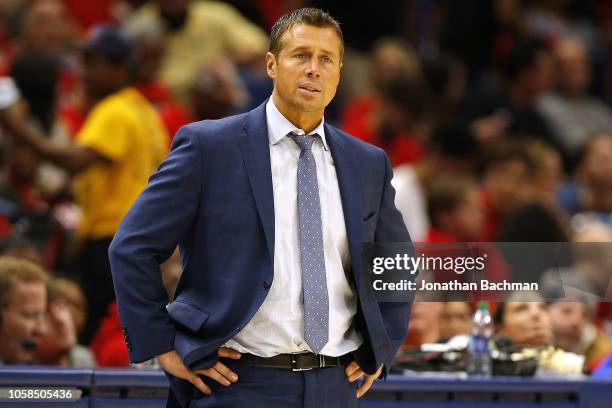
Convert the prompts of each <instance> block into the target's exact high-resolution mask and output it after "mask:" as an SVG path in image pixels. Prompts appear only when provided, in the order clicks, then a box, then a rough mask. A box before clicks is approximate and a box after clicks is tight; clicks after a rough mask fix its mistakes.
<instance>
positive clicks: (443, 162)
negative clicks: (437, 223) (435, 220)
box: [391, 122, 478, 242]
mask: <svg viewBox="0 0 612 408" xmlns="http://www.w3.org/2000/svg"><path fill="white" fill-rule="evenodd" d="M477 149H478V146H477V141H476V139H475V136H474V134H473V132H472V131H471V130H470V127H469V126H468V125H466V124H464V123H460V122H454V123H446V124H442V125H439V126H437V127H436V128H435V129H434V131H433V132H432V135H431V137H430V138H429V140H428V141H427V143H426V145H425V152H424V154H423V158H422V159H421V160H419V161H418V162H416V163H414V164H403V165H400V166H397V167H395V168H394V169H393V174H394V176H393V180H392V181H391V183H392V184H393V187H394V188H395V191H396V195H395V205H396V207H397V209H398V210H399V211H400V212H401V213H402V217H403V218H404V222H405V223H406V226H407V227H408V232H410V237H411V238H412V239H413V240H414V241H415V242H419V241H423V240H424V239H425V238H426V237H427V233H428V230H429V226H430V220H429V216H428V214H427V204H426V194H425V189H426V187H427V185H428V184H429V183H431V181H432V180H433V179H434V178H435V177H437V176H438V175H443V174H456V175H466V176H468V177H469V176H471V175H473V174H474V173H475V171H476V166H475V162H476V159H477V154H476V153H477Z"/></svg>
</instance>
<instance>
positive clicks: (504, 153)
mask: <svg viewBox="0 0 612 408" xmlns="http://www.w3.org/2000/svg"><path fill="white" fill-rule="evenodd" d="M532 171H533V166H532V163H531V160H530V159H529V156H528V155H527V153H526V152H525V150H524V148H523V146H522V145H520V144H516V143H510V142H506V143H497V144H496V146H495V147H494V149H492V151H490V152H489V153H488V157H487V163H486V165H485V169H484V175H483V184H482V199H483V202H484V210H485V214H486V215H485V226H484V235H483V238H484V240H486V241H491V240H492V238H493V237H494V236H495V235H496V233H497V232H498V230H499V228H500V226H501V225H502V223H503V222H504V220H505V219H506V218H507V217H508V216H509V215H510V214H511V213H512V212H514V211H516V210H518V209H519V208H521V207H522V206H523V205H525V204H526V203H527V202H528V201H529V199H530V193H531V189H530V188H529V180H530V178H531V175H532Z"/></svg>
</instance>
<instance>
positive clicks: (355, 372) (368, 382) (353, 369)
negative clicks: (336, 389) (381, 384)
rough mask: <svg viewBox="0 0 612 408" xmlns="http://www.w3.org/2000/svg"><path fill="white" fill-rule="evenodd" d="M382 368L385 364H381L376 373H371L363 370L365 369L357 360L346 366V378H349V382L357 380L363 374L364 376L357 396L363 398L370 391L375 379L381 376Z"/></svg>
mask: <svg viewBox="0 0 612 408" xmlns="http://www.w3.org/2000/svg"><path fill="white" fill-rule="evenodd" d="M382 369H383V366H380V367H379V368H378V370H376V372H375V373H374V374H372V375H369V374H366V373H365V372H363V370H362V369H361V368H359V364H357V362H355V361H353V362H352V363H350V364H349V365H348V366H346V369H345V370H344V373H345V374H346V378H347V379H348V380H349V382H353V381H357V380H358V379H359V378H361V377H362V376H363V377H364V378H363V384H361V387H359V388H357V398H361V397H362V396H363V395H364V394H365V393H366V392H368V390H369V389H370V387H371V386H372V383H373V382H374V380H376V379H377V378H378V377H380V373H382Z"/></svg>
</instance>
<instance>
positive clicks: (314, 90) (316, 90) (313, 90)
mask: <svg viewBox="0 0 612 408" xmlns="http://www.w3.org/2000/svg"><path fill="white" fill-rule="evenodd" d="M300 89H303V90H305V91H308V92H311V93H320V92H321V90H320V89H319V88H316V87H314V86H311V85H300Z"/></svg>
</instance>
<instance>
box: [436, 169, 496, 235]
mask: <svg viewBox="0 0 612 408" xmlns="http://www.w3.org/2000/svg"><path fill="white" fill-rule="evenodd" d="M427 210H428V211H427V212H428V214H429V219H430V220H431V228H430V229H429V232H428V234H427V242H470V241H472V242H473V241H478V240H479V238H480V237H481V236H482V228H483V225H484V214H483V210H482V202H481V198H480V191H479V189H478V186H477V184H476V182H475V181H474V180H473V179H470V178H468V177H465V176H464V177H461V176H457V175H455V176H451V175H446V176H442V177H439V178H436V180H433V181H432V183H431V184H430V186H429V187H428V191H427Z"/></svg>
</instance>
